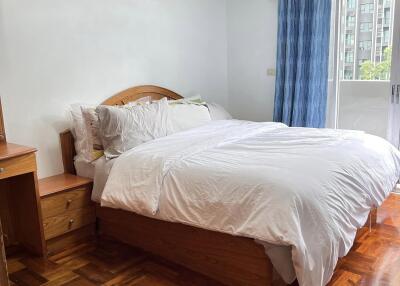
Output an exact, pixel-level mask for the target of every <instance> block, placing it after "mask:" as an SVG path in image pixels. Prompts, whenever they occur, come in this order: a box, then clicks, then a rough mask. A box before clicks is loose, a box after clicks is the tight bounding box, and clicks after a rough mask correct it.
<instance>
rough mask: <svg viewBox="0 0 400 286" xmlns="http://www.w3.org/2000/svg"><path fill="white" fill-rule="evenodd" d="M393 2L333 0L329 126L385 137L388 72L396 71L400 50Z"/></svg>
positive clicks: (388, 97)
mask: <svg viewBox="0 0 400 286" xmlns="http://www.w3.org/2000/svg"><path fill="white" fill-rule="evenodd" d="M395 2H396V1H394V0H392V1H390V0H337V2H336V3H335V2H333V3H334V4H333V5H334V9H332V24H331V26H332V29H331V31H332V32H331V49H330V63H331V64H330V65H331V67H330V78H329V99H328V112H327V116H328V117H327V125H328V126H327V127H331V128H340V129H354V130H363V131H366V132H368V133H370V134H374V135H378V136H381V137H384V138H387V131H388V122H389V121H390V122H392V120H389V111H390V110H391V109H393V108H392V107H391V105H390V102H391V90H392V88H391V87H392V85H391V78H392V77H393V76H394V74H395V73H394V72H392V70H395V71H396V70H397V69H398V66H399V64H398V63H397V59H398V58H399V57H398V50H400V47H399V44H398V43H396V41H398V40H397V38H398V36H399V33H400V29H399V23H397V22H398V19H399V17H400V13H398V10H399V8H400V4H399V5H396V3H395ZM398 6H399V7H398ZM395 19H396V20H395ZM399 92H400V86H399ZM392 113H393V112H392ZM399 119H400V117H399ZM398 122H399V124H400V121H398ZM399 127H400V125H399Z"/></svg>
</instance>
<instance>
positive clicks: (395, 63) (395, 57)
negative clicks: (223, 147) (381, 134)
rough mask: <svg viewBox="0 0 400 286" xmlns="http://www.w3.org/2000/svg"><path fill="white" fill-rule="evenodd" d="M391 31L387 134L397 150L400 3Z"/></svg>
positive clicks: (399, 132) (399, 101)
mask: <svg viewBox="0 0 400 286" xmlns="http://www.w3.org/2000/svg"><path fill="white" fill-rule="evenodd" d="M398 2H400V1H398ZM393 31H394V32H393V51H392V68H391V76H390V103H389V124H388V129H387V134H388V139H389V141H390V142H391V143H392V144H393V145H395V146H396V147H397V148H400V144H399V143H400V142H399V141H400V3H397V7H396V11H395V18H394V28H393Z"/></svg>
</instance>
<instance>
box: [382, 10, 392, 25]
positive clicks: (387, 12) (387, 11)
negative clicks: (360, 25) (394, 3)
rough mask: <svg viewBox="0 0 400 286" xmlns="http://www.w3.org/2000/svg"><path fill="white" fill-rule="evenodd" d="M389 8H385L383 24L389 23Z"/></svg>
mask: <svg viewBox="0 0 400 286" xmlns="http://www.w3.org/2000/svg"><path fill="white" fill-rule="evenodd" d="M390 16H391V15H390V9H385V17H384V21H383V23H384V24H385V25H390Z"/></svg>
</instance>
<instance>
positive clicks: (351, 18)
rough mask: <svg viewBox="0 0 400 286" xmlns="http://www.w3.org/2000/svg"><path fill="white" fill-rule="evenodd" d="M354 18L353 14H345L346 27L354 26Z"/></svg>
mask: <svg viewBox="0 0 400 286" xmlns="http://www.w3.org/2000/svg"><path fill="white" fill-rule="evenodd" d="M355 19H356V18H355V17H354V16H347V17H346V23H347V27H354V22H355Z"/></svg>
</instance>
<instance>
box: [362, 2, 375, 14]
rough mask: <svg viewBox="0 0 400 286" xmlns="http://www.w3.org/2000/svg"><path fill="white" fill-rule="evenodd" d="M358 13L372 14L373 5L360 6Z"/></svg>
mask: <svg viewBox="0 0 400 286" xmlns="http://www.w3.org/2000/svg"><path fill="white" fill-rule="evenodd" d="M360 11H361V13H363V14H367V13H373V12H374V3H366V4H361V5H360Z"/></svg>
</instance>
